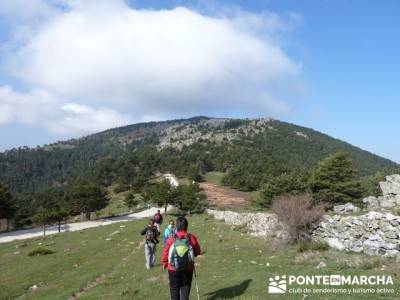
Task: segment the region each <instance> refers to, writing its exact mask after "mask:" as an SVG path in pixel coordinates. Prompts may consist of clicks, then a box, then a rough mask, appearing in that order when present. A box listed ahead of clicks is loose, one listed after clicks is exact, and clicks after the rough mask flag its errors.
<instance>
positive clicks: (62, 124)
mask: <svg viewBox="0 0 400 300" xmlns="http://www.w3.org/2000/svg"><path fill="white" fill-rule="evenodd" d="M61 110H62V111H63V113H64V114H63V116H62V117H61V118H58V119H57V120H53V121H51V122H50V124H49V125H50V127H49V128H50V130H51V131H52V132H55V133H61V134H67V135H70V134H77V133H80V134H82V133H84V134H89V133H93V132H98V131H102V130H105V129H109V128H114V127H118V126H122V125H128V124H131V123H132V122H133V120H132V118H131V117H129V116H128V115H123V114H120V113H117V112H116V111H114V110H112V109H107V108H99V109H93V108H91V107H88V106H85V105H81V104H76V103H68V104H66V105H63V106H62V107H61Z"/></svg>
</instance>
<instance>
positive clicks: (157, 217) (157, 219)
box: [153, 209, 163, 232]
mask: <svg viewBox="0 0 400 300" xmlns="http://www.w3.org/2000/svg"><path fill="white" fill-rule="evenodd" d="M153 220H154V225H155V226H156V227H157V230H158V232H161V224H162V222H163V216H162V215H161V212H160V210H159V209H158V210H157V213H156V214H155V215H154V217H153Z"/></svg>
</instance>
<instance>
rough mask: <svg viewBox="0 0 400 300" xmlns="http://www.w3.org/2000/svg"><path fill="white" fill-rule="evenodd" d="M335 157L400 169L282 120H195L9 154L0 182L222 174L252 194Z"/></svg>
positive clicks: (30, 184) (24, 187)
mask: <svg viewBox="0 0 400 300" xmlns="http://www.w3.org/2000/svg"><path fill="white" fill-rule="evenodd" d="M144 149H145V150H144ZM340 151H341V152H346V153H348V154H349V156H350V157H351V158H352V160H353V162H354V165H355V167H356V169H357V170H358V171H359V175H360V176H362V175H371V174H375V173H376V172H377V171H382V172H390V171H394V170H396V169H398V165H397V164H395V163H394V162H392V161H390V160H387V159H384V158H381V157H379V156H376V155H373V154H371V153H369V152H366V151H363V150H361V149H359V148H357V147H354V146H352V145H350V144H347V143H344V142H342V141H339V140H336V139H334V138H331V137H329V136H327V135H324V134H321V133H319V132H316V131H314V130H312V129H308V128H303V127H299V126H296V125H292V124H288V123H285V122H280V121H276V120H271V119H260V120H247V119H244V120H238V119H212V118H206V117H196V118H192V119H186V120H173V121H167V122H150V123H141V124H135V125H131V126H126V127H121V128H115V129H110V130H107V131H104V132H101V133H98V134H94V135H91V136H88V137H85V138H82V139H74V140H69V141H65V142H59V143H56V144H52V145H45V146H43V147H38V148H35V149H29V148H20V149H12V150H10V151H6V152H4V153H1V154H0V180H1V181H3V182H4V183H6V184H7V185H8V186H9V187H10V189H11V191H12V192H14V193H15V192H17V193H22V192H36V191H39V190H41V189H43V188H45V187H48V186H54V185H56V186H57V185H62V184H65V183H68V182H69V181H71V180H73V179H74V178H76V177H77V176H80V175H82V174H85V176H93V177H102V178H103V180H106V179H107V180H115V179H118V180H120V181H122V182H127V181H129V180H133V178H134V177H135V176H138V174H139V175H140V174H141V173H147V175H149V173H152V172H156V171H161V172H163V171H171V172H174V173H176V174H177V175H193V174H194V173H200V174H201V173H205V172H208V171H223V172H227V173H228V175H227V177H226V178H225V180H224V182H225V183H226V184H228V185H232V186H233V187H235V188H239V189H245V190H252V189H257V188H258V187H259V186H260V184H261V183H262V182H264V181H266V180H267V179H268V177H271V176H276V175H279V174H280V173H282V172H287V171H290V170H293V169H303V168H309V167H313V166H316V165H317V163H318V161H320V160H321V159H323V158H325V157H326V156H328V155H329V154H332V153H335V152H340ZM143 166H146V168H144V167H143ZM105 177H107V178H105ZM137 180H139V178H137Z"/></svg>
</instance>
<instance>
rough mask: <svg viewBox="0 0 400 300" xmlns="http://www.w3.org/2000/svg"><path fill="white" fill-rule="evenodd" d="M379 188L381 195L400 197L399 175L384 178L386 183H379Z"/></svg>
mask: <svg viewBox="0 0 400 300" xmlns="http://www.w3.org/2000/svg"><path fill="white" fill-rule="evenodd" d="M379 186H380V188H381V190H382V192H383V195H400V175H399V174H395V175H390V176H386V181H383V182H380V183H379Z"/></svg>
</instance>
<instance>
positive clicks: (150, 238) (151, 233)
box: [140, 219, 159, 269]
mask: <svg viewBox="0 0 400 300" xmlns="http://www.w3.org/2000/svg"><path fill="white" fill-rule="evenodd" d="M140 234H141V235H144V236H145V244H144V255H145V257H146V268H147V269H150V268H151V267H153V266H154V262H155V260H156V244H158V243H159V241H158V239H157V237H158V236H159V232H158V230H157V228H156V226H154V221H153V220H152V219H151V220H149V224H148V225H147V227H146V228H145V229H143V230H142V231H141V233H140Z"/></svg>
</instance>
